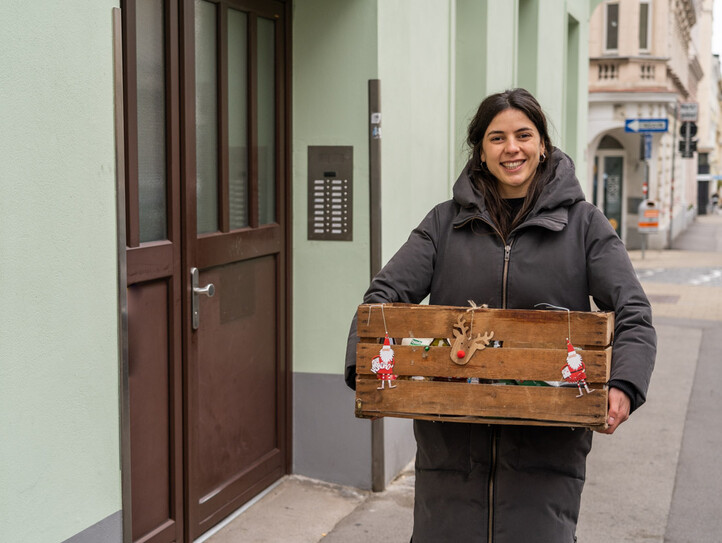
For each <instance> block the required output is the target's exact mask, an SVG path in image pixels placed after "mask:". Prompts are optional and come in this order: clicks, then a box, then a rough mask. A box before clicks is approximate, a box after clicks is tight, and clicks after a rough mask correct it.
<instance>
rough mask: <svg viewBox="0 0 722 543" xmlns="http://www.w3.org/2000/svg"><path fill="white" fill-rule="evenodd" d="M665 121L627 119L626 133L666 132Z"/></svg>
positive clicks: (666, 124)
mask: <svg viewBox="0 0 722 543" xmlns="http://www.w3.org/2000/svg"><path fill="white" fill-rule="evenodd" d="M667 126H668V123H667V119H627V121H626V123H625V124H624V130H625V131H626V132H666V131H667Z"/></svg>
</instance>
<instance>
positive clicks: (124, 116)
mask: <svg viewBox="0 0 722 543" xmlns="http://www.w3.org/2000/svg"><path fill="white" fill-rule="evenodd" d="M211 1H213V0H211ZM254 1H258V0H251V2H252V3H253V2H254ZM279 1H280V2H282V3H283V9H284V15H283V16H284V19H285V24H284V25H283V26H284V31H283V50H282V54H283V55H284V63H283V72H282V74H281V76H282V81H283V83H282V89H281V91H280V92H281V96H282V99H283V100H284V101H285V104H284V108H283V120H282V126H283V127H284V129H283V131H282V132H280V131H279V136H278V137H279V138H282V142H279V143H282V148H283V150H282V151H281V156H280V161H279V173H278V178H280V179H285V184H282V186H281V187H277V189H278V188H285V190H284V191H278V190H277V193H276V194H277V198H279V208H280V209H279V210H280V213H281V216H282V218H283V220H284V221H285V224H284V236H285V243H284V247H283V249H282V251H281V257H280V258H282V261H283V265H282V266H281V269H282V273H283V274H284V277H283V278H282V283H283V287H282V289H281V290H279V297H281V298H282V302H281V305H282V306H283V308H284V311H283V314H282V316H281V317H280V319H279V320H280V321H281V322H279V326H280V328H281V335H280V337H279V346H278V347H279V351H278V352H279V357H280V358H281V361H282V363H281V366H282V367H281V368H280V369H281V373H280V374H279V381H280V383H281V387H282V388H283V390H284V392H285V394H284V396H285V412H284V413H283V415H282V416H283V418H284V419H285V428H284V430H283V432H284V453H285V458H284V462H283V464H284V473H286V474H289V473H291V471H292V459H293V372H292V368H293V363H292V320H293V319H292V316H293V311H292V309H293V307H292V299H293V298H292V286H293V284H292V260H291V255H292V241H293V238H292V234H293V224H292V220H293V213H292V203H293V200H292V186H293V178H292V167H291V156H292V152H291V142H292V124H291V120H292V111H291V106H292V101H291V98H292V88H291V72H292V70H291V62H292V58H293V57H292V47H291V39H292V2H291V0H279ZM169 2H170V3H171V4H173V5H174V6H175V8H174V7H172V6H171V8H170V9H173V10H175V13H176V14H177V19H176V20H177V22H178V24H177V27H176V29H171V30H170V31H171V32H173V33H177V34H176V37H177V42H176V43H177V44H178V47H177V49H176V50H175V52H174V51H173V50H172V48H171V49H170V50H169V52H168V54H169V55H171V56H172V57H174V58H172V60H171V64H172V65H173V66H174V68H170V70H171V77H175V78H176V81H177V82H178V86H177V87H176V88H177V89H178V90H179V92H178V94H173V93H169V94H168V96H167V100H168V104H167V106H166V108H167V110H168V111H171V110H173V109H174V111H175V113H171V122H172V123H173V125H174V130H172V132H174V134H169V135H168V136H169V139H171V138H175V141H176V142H177V143H176V144H175V146H174V145H171V148H170V149H169V150H168V152H169V153H176V152H179V155H180V156H179V157H178V158H174V159H173V160H172V161H170V162H171V163H172V164H179V167H180V174H179V178H180V190H179V191H178V192H179V193H180V194H189V192H188V191H192V194H193V195H195V179H194V175H193V173H194V172H195V160H196V155H195V124H194V121H195V119H194V115H195V103H194V99H195V89H194V87H193V84H194V80H195V74H194V73H191V74H190V75H191V76H192V77H190V78H189V77H188V75H189V74H188V73H187V72H188V70H191V71H192V70H194V66H195V63H194V62H192V63H191V64H190V66H189V65H188V63H185V62H184V59H188V58H190V59H193V58H194V57H193V55H194V45H193V40H192V39H191V40H189V39H188V37H189V36H191V37H192V36H193V34H194V29H193V27H192V25H193V17H188V16H187V14H188V13H189V10H190V12H191V13H192V10H193V9H194V1H193V0H169ZM123 11H125V12H126V13H123ZM112 14H113V29H114V47H115V49H114V73H115V87H114V89H115V120H116V122H115V132H116V185H117V191H118V192H117V205H116V213H117V216H116V223H117V225H118V248H117V249H118V288H119V294H118V296H119V315H118V349H119V366H120V367H119V395H120V421H119V425H120V456H121V501H122V533H123V541H124V543H131V541H132V508H131V505H132V493H131V491H132V489H131V482H130V481H131V469H130V386H129V379H128V375H129V350H128V302H127V288H128V287H127V285H128V283H127V281H128V256H131V255H128V253H127V249H128V244H127V239H126V235H131V237H133V238H134V239H133V240H131V243H130V246H133V247H137V246H138V245H139V242H138V240H137V239H136V238H137V233H136V234H134V232H137V228H135V229H134V228H129V225H130V223H133V222H136V221H137V196H138V195H137V187H136V186H133V183H128V182H127V179H126V177H127V175H128V173H127V169H126V167H125V166H126V161H127V160H128V151H129V149H128V145H130V144H133V143H135V144H136V145H137V139H135V138H131V141H128V132H127V129H128V120H129V118H128V111H127V110H126V108H125V100H126V99H127V98H126V97H127V96H128V95H127V94H126V93H125V92H124V89H125V88H126V87H127V86H128V85H129V83H133V84H134V83H135V82H134V81H131V82H129V81H128V80H127V78H126V77H124V74H125V67H124V66H123V55H124V52H125V51H127V48H126V47H127V43H123V42H124V40H125V39H129V38H128V37H127V35H126V32H127V31H128V26H130V25H125V24H124V22H125V21H126V20H127V17H129V13H128V10H127V8H123V9H121V8H112ZM133 38H134V37H133ZM166 41H167V40H166ZM133 50H134V48H133ZM131 79H132V78H131ZM133 98H134V97H133ZM132 105H134V104H132ZM131 109H132V108H131ZM189 115H190V116H191V119H189V118H188V117H189ZM277 122H281V121H280V120H277ZM189 123H191V124H189ZM131 124H132V119H131ZM176 149H178V151H176ZM130 155H131V158H132V155H133V152H132V151H131V152H130ZM171 167H172V166H171ZM192 172H193V173H192ZM168 192H169V193H170V194H169V200H168V207H169V208H170V207H172V206H171V198H173V197H180V194H177V193H176V189H175V188H173V187H170V182H169V187H168ZM133 199H135V201H136V209H135V210H134V205H133ZM185 200H186V201H184V202H183V201H182V202H181V205H180V214H181V215H182V216H183V222H184V223H187V221H190V220H192V221H193V223H192V224H195V220H196V209H195V198H185ZM189 201H192V204H193V205H190V203H189ZM279 218H281V217H280V216H279ZM175 221H179V222H180V217H176V216H174V214H173V212H172V209H169V211H168V235H169V236H170V235H172V234H171V232H175V233H176V234H178V232H179V230H180V233H179V235H178V237H177V238H176V239H178V241H180V244H181V245H182V247H183V248H184V250H183V251H180V252H181V254H180V270H181V273H180V294H181V315H182V316H183V317H182V319H181V321H182V322H181V326H180V328H181V330H182V333H181V345H182V348H181V350H182V376H181V378H182V388H183V393H182V396H183V397H184V398H192V395H190V396H189V395H188V394H187V392H188V383H189V364H188V347H189V343H190V341H191V337H192V335H191V334H192V326H191V318H190V292H191V285H190V274H189V273H186V272H187V271H188V270H189V269H190V265H191V263H193V262H194V261H196V259H197V250H196V244H195V239H190V238H191V236H192V235H193V236H195V231H193V232H192V233H191V232H189V231H188V230H187V229H185V228H184V229H180V228H179V230H175V228H174V226H173V224H174V222H175ZM173 235H175V234H173ZM161 245H162V243H161ZM176 288H177V287H176ZM192 409H197V405H193V401H188V402H183V405H182V416H183V419H184V421H183V425H182V428H176V427H175V426H174V427H172V428H171V430H170V431H171V433H173V432H176V431H181V432H182V434H183V437H182V442H183V443H182V481H177V483H178V484H180V485H182V508H181V509H182V510H181V511H179V520H180V521H181V522H182V532H183V541H184V542H186V543H190V542H192V541H193V539H194V538H195V537H196V534H193V533H192V530H191V527H192V526H194V525H195V524H192V523H191V518H190V517H191V515H192V514H197V508H194V507H193V506H192V504H190V503H189V502H190V496H191V493H190V492H189V485H190V484H192V482H191V481H190V480H189V477H190V470H189V467H190V466H189V458H190V455H189V447H190V446H192V444H193V439H194V437H195V430H194V429H193V428H192V427H190V425H188V420H190V419H189V418H188V417H189V414H190V413H192V411H191V410H192ZM195 520H197V519H195Z"/></svg>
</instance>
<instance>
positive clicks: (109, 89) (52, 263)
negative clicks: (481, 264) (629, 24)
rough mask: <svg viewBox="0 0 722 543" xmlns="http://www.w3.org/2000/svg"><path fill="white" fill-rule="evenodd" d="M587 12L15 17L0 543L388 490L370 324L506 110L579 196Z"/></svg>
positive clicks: (474, 0) (230, 11)
mask: <svg viewBox="0 0 722 543" xmlns="http://www.w3.org/2000/svg"><path fill="white" fill-rule="evenodd" d="M597 3H598V2H597V1H593V0H592V1H589V0H513V1H506V0H504V1H501V0H349V1H344V2H339V1H337V0H295V1H293V2H292V1H291V0H288V1H281V0H276V1H269V2H259V1H256V0H212V1H206V0H165V1H162V0H122V1H120V2H118V1H117V0H114V1H109V2H93V3H92V5H90V4H88V3H87V2H82V1H80V0H69V1H67V2H64V3H62V5H60V4H58V5H56V4H54V3H41V4H27V3H25V2H20V1H19V0H9V1H7V2H3V3H2V5H1V6H0V36H2V42H3V53H2V55H0V68H2V70H1V73H2V74H3V76H2V80H1V82H0V89H1V90H2V95H3V100H2V106H0V107H2V109H3V121H4V130H3V131H2V133H0V149H1V150H2V155H3V157H4V158H5V160H3V163H2V165H1V166H0V185H1V187H2V194H3V198H1V199H0V217H1V219H0V220H2V229H0V255H1V258H0V262H1V263H0V271H1V272H2V279H3V282H4V283H5V284H6V285H11V286H12V288H9V289H7V290H6V294H5V296H4V297H3V300H4V303H3V306H4V311H3V312H2V316H1V317H0V319H2V326H0V375H2V379H0V398H2V399H1V400H0V401H1V402H2V404H1V405H2V409H1V410H0V411H1V412H2V414H1V415H0V421H2V422H1V423H0V424H1V425H2V435H3V439H2V440H0V443H1V444H0V457H1V458H2V467H1V468H0V470H2V471H1V472H0V486H1V487H2V488H3V492H2V494H0V540H3V541H23V542H28V543H33V542H46V541H69V542H72V543H86V542H97V541H104V542H120V541H124V542H128V541H144V542H151V541H153V542H156V541H178V542H180V541H184V542H188V541H193V540H194V539H196V538H198V537H199V536H200V535H201V534H202V533H204V532H205V531H207V530H208V529H210V528H211V527H212V526H214V525H216V524H217V523H218V522H220V521H221V520H222V519H223V518H225V517H226V516H227V515H229V514H230V513H232V512H233V511H234V510H236V509H238V508H239V507H240V506H241V505H242V504H243V503H246V502H247V501H248V500H250V499H251V498H252V497H253V496H255V495H257V494H258V493H259V492H261V491H262V490H263V489H265V488H267V487H268V486H269V485H270V484H272V483H273V482H274V481H277V480H278V479H279V478H281V477H283V476H284V475H285V474H288V473H299V474H303V475H307V476H310V477H314V478H319V479H323V480H326V481H331V482H335V483H341V484H346V485H352V486H356V487H360V488H367V489H368V488H374V489H380V488H383V486H384V485H385V484H386V482H387V481H389V480H390V479H391V478H392V477H393V476H395V475H396V473H398V471H399V470H400V469H401V468H402V467H403V466H405V465H406V464H407V463H408V462H409V461H410V460H412V458H413V455H414V443H413V436H412V431H411V424H410V422H409V421H404V420H394V419H386V420H383V421H375V422H373V423H371V422H369V421H366V420H358V419H355V418H354V414H353V412H354V409H353V405H354V395H353V393H352V392H351V391H350V390H348V389H347V388H346V387H345V385H344V383H343V375H342V373H343V358H344V352H345V348H346V337H347V334H348V328H349V324H350V322H351V318H352V316H353V313H354V311H355V308H356V306H357V304H358V303H359V302H360V300H361V298H362V295H363V292H364V290H365V289H366V286H367V285H368V283H369V280H370V277H371V275H372V273H373V271H374V269H377V268H378V267H379V266H381V265H382V264H383V263H384V262H385V261H386V260H388V258H390V256H391V255H392V254H393V253H394V252H395V251H396V249H397V248H398V247H399V246H400V245H401V244H402V243H403V242H404V241H405V239H406V237H407V236H408V233H409V232H410V231H411V229H412V228H414V227H415V226H416V225H417V224H418V223H419V222H420V221H421V219H422V218H423V217H424V216H425V214H426V213H427V212H428V210H429V209H430V208H431V207H432V206H434V205H435V204H437V203H438V202H440V201H443V200H446V199H448V198H449V197H450V195H451V187H452V186H453V183H454V181H455V179H456V177H457V174H458V172H459V170H460V169H461V167H462V166H463V165H464V163H465V161H466V159H467V153H466V151H465V149H464V141H465V130H466V125H467V123H468V121H469V119H470V118H471V116H472V115H473V113H474V111H475V109H476V107H477V106H478V104H479V102H480V101H481V100H482V99H483V98H484V97H485V96H486V95H488V94H489V93H492V92H497V91H502V90H504V89H507V88H511V87H516V86H523V87H526V88H528V89H529V90H530V91H531V92H533V93H534V94H535V95H536V96H537V98H538V99H539V101H540V103H541V104H542V106H543V107H544V109H545V110H546V112H547V114H548V117H549V120H550V123H551V126H552V138H553V141H554V143H555V144H556V145H558V146H559V147H561V148H562V149H564V150H565V151H566V152H567V153H568V154H569V155H571V156H572V158H573V159H574V160H575V162H576V163H577V168H578V173H579V177H580V179H581V181H582V184H583V186H584V188H585V189H586V190H587V192H588V191H589V188H590V186H591V183H590V180H591V176H589V175H588V173H587V172H588V170H589V167H588V164H587V160H586V142H587V136H586V129H587V82H588V79H589V76H588V68H589V64H588V58H589V51H588V44H589V32H588V28H589V17H590V14H591V13H592V10H593V9H594V7H595V6H596V4H597ZM29 28H32V29H35V31H33V32H28V31H27V29H29ZM327 206H328V207H327ZM211 285H212V286H211Z"/></svg>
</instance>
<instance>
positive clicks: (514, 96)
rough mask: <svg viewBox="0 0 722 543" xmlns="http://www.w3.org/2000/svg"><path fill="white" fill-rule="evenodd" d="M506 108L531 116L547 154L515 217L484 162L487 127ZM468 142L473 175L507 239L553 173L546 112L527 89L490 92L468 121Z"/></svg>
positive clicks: (551, 148)
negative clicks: (483, 150) (482, 157)
mask: <svg viewBox="0 0 722 543" xmlns="http://www.w3.org/2000/svg"><path fill="white" fill-rule="evenodd" d="M507 109H517V110H519V111H521V112H522V113H523V114H524V115H526V116H527V117H529V120H531V122H532V123H534V126H535V127H536V129H537V131H538V132H539V136H540V137H541V142H542V143H543V145H544V150H545V154H546V159H545V160H543V161H540V162H539V166H538V167H537V173H536V175H535V176H534V178H533V179H532V181H531V183H530V184H529V190H528V191H527V193H526V197H525V198H524V203H523V204H522V207H521V210H520V211H519V213H517V214H516V217H515V218H512V216H511V208H510V207H509V205H508V204H507V203H506V202H505V201H504V199H503V198H502V197H501V195H500V194H499V182H498V181H497V179H496V177H494V176H493V175H492V174H491V172H490V171H489V170H488V169H487V168H486V167H485V166H484V165H482V162H481V150H482V143H483V141H484V134H486V130H487V128H489V124H491V121H492V120H493V119H494V117H496V116H497V115H498V114H499V113H501V112H502V111H504V110H507ZM466 142H467V144H468V145H469V147H470V149H471V163H470V174H471V178H472V180H473V182H474V184H475V185H476V187H477V188H478V189H479V190H480V191H481V194H482V195H483V197H484V202H485V203H486V208H487V210H488V211H489V214H490V215H491V219H492V220H493V221H494V223H495V224H496V226H497V228H498V229H499V233H500V234H501V235H502V237H503V238H504V239H505V240H506V239H507V238H508V236H509V233H511V231H512V230H514V228H516V226H517V225H519V224H520V223H521V222H522V221H523V220H524V217H526V215H527V214H528V213H529V211H531V209H532V207H534V204H535V203H536V201H537V198H539V194H541V191H542V189H543V188H544V185H545V183H546V179H547V178H548V177H549V176H550V175H551V174H552V173H553V172H552V166H551V162H552V161H551V155H552V151H553V150H554V147H553V146H552V142H551V139H550V138H549V131H548V130H547V119H546V116H545V115H544V112H543V111H542V108H541V106H540V105H539V102H537V100H536V98H534V96H532V94H531V93H530V92H529V91H527V90H526V89H511V90H507V91H504V92H500V93H497V94H492V95H490V96H487V97H486V98H485V99H484V101H483V102H482V103H481V104H480V105H479V109H478V110H477V111H476V115H474V118H473V119H472V120H471V122H470V123H469V131H468V136H467V139H466Z"/></svg>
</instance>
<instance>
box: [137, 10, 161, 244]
mask: <svg viewBox="0 0 722 543" xmlns="http://www.w3.org/2000/svg"><path fill="white" fill-rule="evenodd" d="M164 16H165V10H164V6H163V0H146V1H144V2H138V3H137V4H136V25H137V42H136V43H137V45H136V70H137V100H138V108H137V127H138V147H137V153H138V204H139V236H140V239H139V241H140V242H141V243H143V242H146V241H158V240H163V239H167V237H168V234H167V232H168V228H167V201H166V195H167V193H168V188H167V176H166V114H165V110H166V107H165V102H166V96H165V73H166V69H165V68H166V67H165V47H164V43H165V35H164V27H165V23H164Z"/></svg>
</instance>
